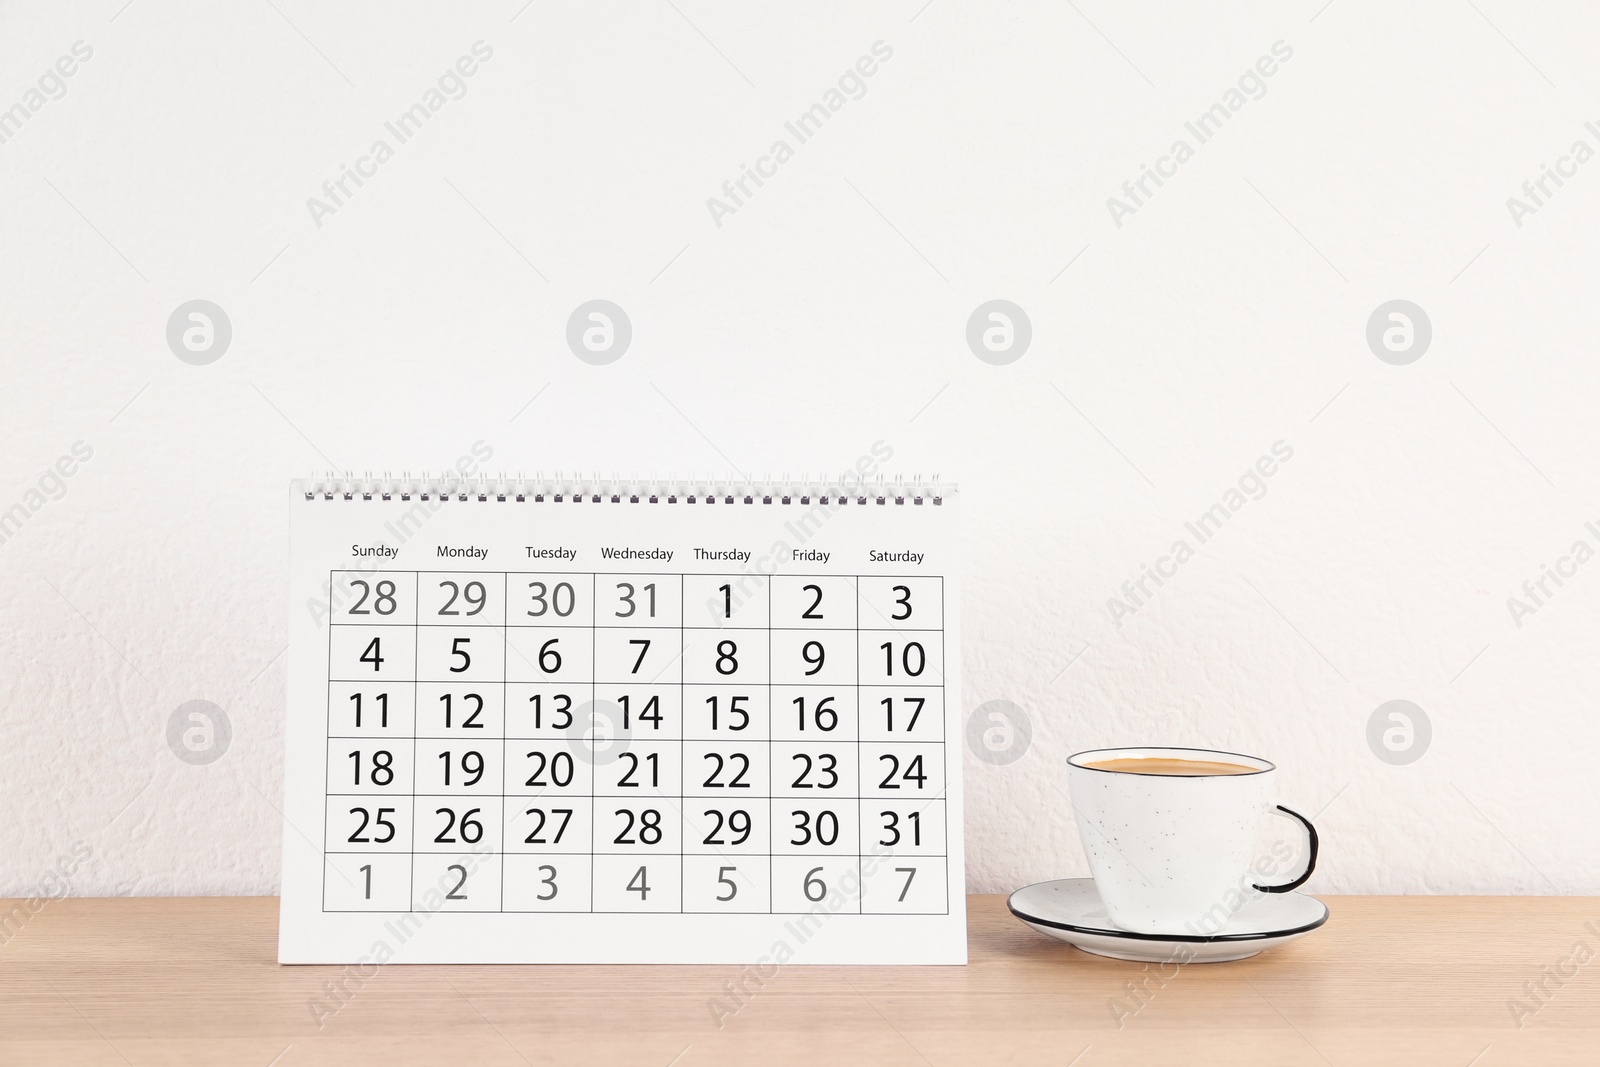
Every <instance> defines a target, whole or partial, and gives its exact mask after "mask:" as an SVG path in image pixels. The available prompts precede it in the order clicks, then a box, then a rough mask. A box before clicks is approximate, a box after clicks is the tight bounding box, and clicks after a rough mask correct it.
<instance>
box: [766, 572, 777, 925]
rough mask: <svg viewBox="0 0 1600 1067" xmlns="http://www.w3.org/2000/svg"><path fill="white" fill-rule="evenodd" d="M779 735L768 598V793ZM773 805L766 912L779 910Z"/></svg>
mask: <svg viewBox="0 0 1600 1067" xmlns="http://www.w3.org/2000/svg"><path fill="white" fill-rule="evenodd" d="M776 733H778V712H776V709H773V598H771V593H770V592H768V597H766V792H768V795H771V793H773V792H776V790H774V789H773V737H774V736H776ZM773 830H774V821H773V803H771V800H768V801H766V835H768V837H766V910H768V912H773V910H776V909H778V891H776V889H774V888H773V886H774V885H776V881H778V870H776V864H774V862H773V849H774V848H776V845H774V841H773V837H771V835H773Z"/></svg>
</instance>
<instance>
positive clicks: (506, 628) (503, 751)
mask: <svg viewBox="0 0 1600 1067" xmlns="http://www.w3.org/2000/svg"><path fill="white" fill-rule="evenodd" d="M510 661H511V575H510V574H502V575H501V576H500V709H501V711H500V792H501V793H502V794H504V793H506V791H507V790H508V789H509V788H510V787H509V786H508V785H507V784H506V770H507V753H508V750H509V749H510V748H511V687H510V685H509V684H508V681H509V679H510V675H511V667H510ZM510 809H511V802H510V800H509V799H507V797H506V796H501V798H500V907H501V909H502V910H504V908H505V903H506V823H508V822H510V821H511V810H510Z"/></svg>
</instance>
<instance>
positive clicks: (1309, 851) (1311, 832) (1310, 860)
mask: <svg viewBox="0 0 1600 1067" xmlns="http://www.w3.org/2000/svg"><path fill="white" fill-rule="evenodd" d="M1280 813H1281V814H1283V815H1285V816H1287V817H1289V818H1292V819H1294V820H1295V821H1297V822H1298V823H1299V824H1300V825H1301V826H1303V827H1305V829H1306V869H1305V870H1303V871H1301V872H1300V877H1298V878H1296V879H1295V880H1294V881H1292V882H1285V883H1284V884H1283V885H1257V886H1256V887H1255V888H1256V889H1257V890H1259V891H1260V892H1262V893H1287V892H1289V890H1291V889H1299V888H1300V887H1301V886H1303V885H1305V884H1306V879H1307V878H1310V877H1311V872H1312V871H1314V870H1316V869H1317V828H1316V827H1315V826H1312V825H1311V820H1310V819H1308V818H1306V817H1305V816H1304V815H1301V814H1300V813H1299V812H1298V811H1290V810H1289V809H1288V808H1286V807H1284V806H1283V805H1282V804H1279V805H1278V806H1277V807H1276V808H1275V809H1274V810H1273V812H1272V814H1274V815H1278V814H1280Z"/></svg>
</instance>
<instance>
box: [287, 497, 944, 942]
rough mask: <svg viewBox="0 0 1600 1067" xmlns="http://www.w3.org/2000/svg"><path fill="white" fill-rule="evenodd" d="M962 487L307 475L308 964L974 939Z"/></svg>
mask: <svg viewBox="0 0 1600 1067" xmlns="http://www.w3.org/2000/svg"><path fill="white" fill-rule="evenodd" d="M957 507H958V497H957V494H956V493H955V492H954V491H953V490H952V489H950V488H948V487H947V488H943V489H930V488H916V489H911V488H896V489H889V488H888V487H883V488H880V489H877V490H874V491H872V492H871V494H870V495H866V496H860V495H857V493H854V492H853V493H850V494H848V495H846V496H845V497H843V498H841V496H840V495H838V492H837V491H835V492H833V493H829V492H828V491H827V490H826V489H822V490H820V491H819V490H817V489H811V490H807V489H804V488H800V487H783V486H780V487H768V488H761V489H752V488H750V487H743V488H739V487H734V488H731V489H723V490H718V491H715V492H708V491H707V490H705V489H701V490H699V491H696V490H695V489H693V488H692V487H678V488H665V487H651V488H646V489H637V488H633V489H629V488H620V489H619V488H618V487H615V486H594V485H591V486H570V485H568V486H560V485H549V484H546V485H538V486H535V485H529V484H523V483H515V484H512V483H501V484H498V485H492V486H489V485H480V484H476V483H475V484H473V485H472V486H471V487H462V486H444V487H439V486H434V487H432V488H431V491H430V488H429V487H428V486H418V485H398V484H396V485H381V486H371V485H369V486H354V485H348V484H338V485H334V484H331V483H318V484H310V483H297V484H296V485H295V486H294V487H293V488H292V492H291V503H290V508H291V567H290V570H291V583H292V588H291V593H290V612H289V618H290V648H289V689H288V723H287V730H286V737H287V758H286V787H285V794H284V816H285V819H284V844H283V888H282V893H283V896H282V911H281V923H280V940H279V959H280V960H281V961H282V962H285V963H384V962H403V963H449V962H462V963H613V962H614V963H752V964H767V965H782V964H785V963H791V962H793V963H803V964H804V963H818V964H824V963H862V964H868V963H876V964H882V963H908V964H910V963H920V964H927V963H963V962H965V961H966V912H965V896H964V893H965V876H964V870H963V862H962V856H963V853H962V832H961V830H962V808H961V775H960V768H961V750H960V746H959V741H960V738H961V736H962V734H961V729H960V725H959V711H960V665H961V657H960V649H961V640H960V626H959V616H960V610H959V606H960V568H959V557H958V555H957V538H956V512H957Z"/></svg>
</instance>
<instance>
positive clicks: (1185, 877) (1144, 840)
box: [1067, 747, 1317, 936]
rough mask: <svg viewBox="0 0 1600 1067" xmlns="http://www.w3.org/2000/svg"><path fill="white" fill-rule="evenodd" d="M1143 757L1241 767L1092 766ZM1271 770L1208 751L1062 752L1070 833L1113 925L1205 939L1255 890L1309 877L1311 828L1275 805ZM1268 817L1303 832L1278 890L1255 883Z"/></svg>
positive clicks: (1264, 869) (1313, 855)
mask: <svg viewBox="0 0 1600 1067" xmlns="http://www.w3.org/2000/svg"><path fill="white" fill-rule="evenodd" d="M1148 759H1160V760H1181V761H1186V762H1194V761H1201V762H1206V763H1220V764H1231V765H1233V766H1236V767H1240V768H1244V770H1240V771H1233V772H1230V773H1215V774H1150V773H1139V772H1134V771H1128V770H1104V769H1099V768H1096V767H1092V766H1090V764H1104V763H1107V762H1110V761H1113V760H1148ZM1276 771H1277V768H1275V767H1274V766H1273V765H1272V764H1271V763H1269V762H1268V761H1266V760H1264V759H1260V758H1258V757H1255V756H1244V755H1240V754H1239V753H1236V752H1221V751H1216V750H1212V749H1198V748H1165V747H1162V748H1104V749H1096V750H1093V751H1089V752H1079V753H1077V754H1076V755H1073V756H1069V757H1068V758H1067V786H1068V790H1069V792H1070V793H1071V795H1072V807H1073V810H1074V812H1075V813H1076V815H1077V820H1078V834H1079V836H1080V837H1081V838H1082V840H1083V849H1084V852H1085V853H1086V854H1087V855H1088V857H1089V871H1090V873H1091V874H1093V876H1094V884H1095V888H1096V889H1098V890H1099V892H1100V899H1101V900H1102V901H1103V902H1104V904H1105V906H1106V914H1107V916H1108V917H1109V918H1110V919H1111V921H1112V922H1113V923H1115V924H1116V925H1117V926H1119V927H1121V928H1122V929H1124V930H1127V931H1130V932H1133V933H1141V934H1191V935H1196V936H1207V935H1210V934H1215V933H1217V932H1218V931H1220V930H1221V929H1222V928H1223V927H1224V926H1226V925H1227V923H1228V920H1229V919H1231V918H1232V917H1233V914H1234V913H1235V912H1236V911H1238V910H1239V908H1240V907H1242V906H1243V905H1244V904H1245V903H1246V902H1247V901H1248V900H1250V899H1251V897H1252V896H1254V895H1255V894H1257V893H1287V892H1288V891H1289V890H1291V889H1294V888H1297V887H1298V886H1300V885H1302V884H1303V883H1304V882H1305V880H1306V879H1307V878H1309V877H1311V872H1312V871H1313V870H1314V869H1315V868H1316V863H1317V831H1316V828H1315V827H1313V826H1312V825H1311V822H1310V820H1308V819H1306V818H1305V817H1304V816H1303V815H1299V814H1297V813H1295V812H1293V811H1290V810H1289V809H1288V808H1285V807H1283V806H1282V805H1281V804H1279V803H1278V802H1277V790H1276V788H1275V786H1276V782H1275V780H1274V779H1275V777H1276ZM1268 815H1281V816H1283V817H1285V818H1292V819H1295V820H1297V821H1298V822H1299V823H1300V825H1301V826H1302V827H1303V828H1304V830H1305V833H1306V846H1305V854H1304V855H1305V858H1304V863H1305V869H1304V870H1303V871H1302V872H1301V873H1300V874H1299V875H1298V876H1297V877H1295V878H1294V879H1292V880H1291V881H1288V882H1284V883H1280V884H1260V881H1261V879H1262V878H1264V877H1265V876H1267V875H1270V874H1271V873H1273V869H1274V867H1275V866H1277V862H1276V861H1274V860H1273V859H1271V858H1270V857H1266V858H1261V859H1258V858H1257V856H1258V849H1259V848H1260V844H1261V831H1262V827H1263V824H1264V823H1265V821H1266V818H1267V816H1268ZM1280 848H1281V846H1280Z"/></svg>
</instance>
